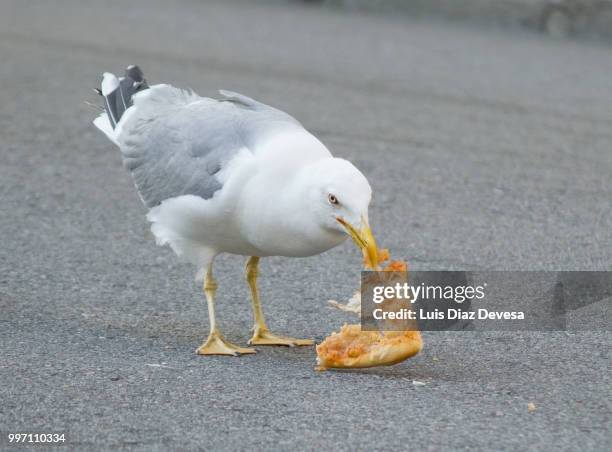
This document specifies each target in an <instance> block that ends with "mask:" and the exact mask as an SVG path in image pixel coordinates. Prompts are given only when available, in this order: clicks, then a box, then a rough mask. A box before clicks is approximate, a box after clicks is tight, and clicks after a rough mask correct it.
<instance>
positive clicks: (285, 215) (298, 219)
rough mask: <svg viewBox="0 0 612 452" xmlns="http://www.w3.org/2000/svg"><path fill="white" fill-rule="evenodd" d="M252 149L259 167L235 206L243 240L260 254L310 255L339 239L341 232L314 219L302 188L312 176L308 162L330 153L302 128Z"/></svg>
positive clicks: (330, 245)
mask: <svg viewBox="0 0 612 452" xmlns="http://www.w3.org/2000/svg"><path fill="white" fill-rule="evenodd" d="M256 153H257V154H258V157H260V158H261V160H260V165H261V166H260V167H259V169H260V171H257V176H255V177H253V178H252V179H251V180H250V181H249V183H248V186H247V187H245V190H244V191H243V194H242V196H241V201H240V208H239V211H240V218H239V223H240V229H241V230H242V231H243V235H244V236H245V238H246V239H247V240H248V242H249V243H250V244H252V245H253V246H254V247H256V248H257V249H259V250H262V253H261V254H262V255H279V256H290V257H306V256H313V255H316V254H320V253H322V252H324V251H327V250H328V249H330V248H333V247H334V246H337V245H339V244H340V243H342V242H343V241H344V240H345V239H346V235H345V234H343V233H341V232H337V231H330V230H327V229H324V228H322V227H321V225H320V224H319V223H318V222H317V218H316V215H315V213H316V212H314V211H313V209H312V199H310V198H309V192H308V190H307V188H305V187H307V186H308V183H309V180H308V179H309V177H312V172H311V171H309V166H310V165H313V164H316V163H317V162H320V161H321V159H331V158H332V156H331V153H330V152H329V151H328V150H327V148H325V146H324V145H323V144H322V143H321V142H320V141H319V140H317V139H316V138H315V137H314V136H313V135H311V134H310V133H308V132H306V131H305V130H302V131H298V132H295V133H293V132H292V133H291V134H284V135H281V136H277V137H275V138H274V139H273V140H271V141H270V142H269V143H267V145H266V146H265V147H263V148H260V149H258V150H257V151H256ZM288 154H290V155H291V158H287V157H288ZM262 157H263V158H262ZM258 160H259V159H258Z"/></svg>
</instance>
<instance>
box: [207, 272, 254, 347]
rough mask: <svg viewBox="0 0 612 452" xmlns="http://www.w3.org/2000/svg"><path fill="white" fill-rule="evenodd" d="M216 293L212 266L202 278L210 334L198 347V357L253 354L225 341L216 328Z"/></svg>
mask: <svg viewBox="0 0 612 452" xmlns="http://www.w3.org/2000/svg"><path fill="white" fill-rule="evenodd" d="M216 291H217V282H216V281H215V279H214V278H213V275H212V264H210V266H209V267H208V271H207V272H206V277H205V278H204V294H205V295H206V302H207V303H208V318H209V321H210V334H209V335H208V339H206V342H205V343H203V344H202V345H200V348H198V349H197V350H196V353H198V354H199V355H232V356H238V355H241V354H244V353H255V351H256V350H255V349H254V348H244V347H239V346H237V345H234V344H232V343H231V342H228V341H226V340H225V339H224V338H223V335H221V332H220V331H219V329H218V328H217V320H216V318H215V292H216Z"/></svg>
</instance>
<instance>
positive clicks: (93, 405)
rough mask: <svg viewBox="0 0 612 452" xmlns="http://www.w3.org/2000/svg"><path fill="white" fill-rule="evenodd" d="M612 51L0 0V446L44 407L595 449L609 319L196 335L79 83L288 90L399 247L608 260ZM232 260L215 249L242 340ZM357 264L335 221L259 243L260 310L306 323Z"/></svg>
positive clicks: (395, 437)
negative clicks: (345, 341) (215, 342)
mask: <svg viewBox="0 0 612 452" xmlns="http://www.w3.org/2000/svg"><path fill="white" fill-rule="evenodd" d="M611 55H612V54H611V51H610V48H609V47H606V46H604V45H597V44H594V43H575V42H566V41H556V40H551V39H546V38H543V37H541V36H538V35H535V34H534V35H531V34H519V33H513V32H496V31H494V30H488V29H470V28H465V27H460V26H454V25H452V24H446V23H442V22H440V23H434V22H416V21H413V20H410V19H409V18H400V17H395V18H393V17H378V16H375V15H373V16H368V15H359V14H352V13H351V14H347V13H342V12H340V11H334V10H330V9H322V8H319V7H316V6H314V7H304V6H302V5H300V4H298V3H297V2H295V3H291V2H269V3H255V2H221V1H218V2H204V1H195V0H183V1H176V2H171V3H170V2H162V1H161V0H155V1H150V2H145V1H142V0H132V1H130V2H119V1H109V2H85V1H76V0H74V1H68V0H67V1H63V2H48V1H42V0H38V1H30V2H22V1H20V0H6V1H4V2H2V3H0V81H1V88H0V159H1V160H0V213H1V215H0V237H1V245H0V337H1V344H2V347H1V350H0V382H1V384H0V401H1V403H0V431H2V432H3V438H2V441H0V448H1V449H11V450H12V449H14V450H23V449H25V447H23V446H14V447H11V446H10V445H9V444H8V443H7V441H6V433H8V432H16V431H24V432H49V431H64V432H66V438H67V442H66V444H65V445H64V448H66V449H71V450H142V451H154V450H198V449H200V450H246V449H255V450H261V449H265V450H293V449H298V450H321V449H323V450H327V449H334V450H355V449H359V450H367V449H379V450H385V449H386V450H391V449H400V450H406V449H417V450H419V449H424V450H441V449H451V448H452V449H486V450H517V449H521V450H524V449H533V450H577V449H580V450H605V449H606V448H607V447H609V444H610V442H611V439H612V438H611V433H610V431H611V427H612V421H611V411H612V410H611V408H612V402H611V400H610V389H611V385H610V339H611V333H610V332H605V331H601V330H600V331H595V330H593V331H583V332H573V331H570V332H555V333H533V332H532V333H526V332H525V333H499V332H498V333H495V332H487V333H482V332H480V333H476V332H462V333H458V332H454V333H453V332H429V333H424V341H425V348H424V350H423V352H422V353H421V354H420V355H418V356H417V357H415V358H414V359H411V360H409V361H407V362H404V363H402V364H400V365H397V366H394V367H390V368H376V369H372V370H368V371H355V372H323V373H317V372H315V371H314V370H313V368H314V365H315V353H314V350H313V349H312V348H293V349H290V348H263V347H262V348H260V350H259V352H258V353H257V354H256V355H252V356H243V357H240V358H224V357H201V356H196V355H195V354H194V350H195V349H196V347H197V346H199V345H200V343H201V342H202V340H203V339H204V338H205V336H206V334H207V318H206V309H205V305H204V303H203V297H202V294H201V292H200V290H199V288H198V286H197V285H196V284H195V283H194V280H193V275H194V271H195V270H194V269H193V268H192V267H191V266H189V265H187V264H182V263H179V262H177V260H176V258H175V257H174V256H173V255H172V253H171V252H170V251H169V250H168V249H165V248H158V247H156V246H155V243H154V240H153V239H152V237H151V234H150V232H149V231H148V225H147V222H146V220H145V218H144V216H145V213H146V212H145V209H144V208H143V207H142V205H141V204H140V202H139V200H138V197H137V195H136V194H135V192H134V189H133V186H132V182H131V180H130V177H129V175H128V174H127V173H126V171H125V170H124V169H123V168H122V165H121V161H120V157H119V154H118V152H117V150H116V149H115V148H114V147H113V145H111V144H110V143H109V142H108V141H107V140H106V138H105V137H104V136H102V134H100V133H99V132H98V131H97V130H95V129H94V127H93V126H92V125H91V120H92V119H93V118H94V116H95V111H94V110H93V109H91V108H90V107H88V106H87V105H85V104H84V101H85V100H89V101H96V98H95V96H94V95H93V93H92V91H91V88H93V87H94V86H96V85H97V83H98V82H99V77H100V74H101V72H103V71H106V70H112V71H115V72H117V71H121V70H122V68H123V67H125V66H126V65H127V64H131V63H137V64H139V65H141V67H142V68H143V69H144V71H145V73H146V75H147V77H148V79H149V81H150V82H153V83H155V82H162V81H163V82H171V83H173V84H175V85H177V86H183V87H191V88H193V89H195V90H196V91H197V92H199V93H201V94H206V95H214V94H215V92H216V89H218V88H225V89H230V90H233V91H238V92H242V93H245V94H247V95H249V96H252V97H255V98H257V99H259V100H262V101H264V102H267V103H269V104H271V105H274V106H277V107H279V108H282V109H284V110H286V111H288V112H290V113H291V114H293V115H294V116H295V117H297V118H298V119H299V120H300V121H301V122H302V123H303V124H304V125H305V126H306V127H307V128H308V129H309V130H311V131H312V132H313V133H315V134H316V135H317V136H318V137H319V138H320V139H321V140H322V141H323V142H324V143H326V144H327V145H328V147H329V148H330V149H331V150H332V152H334V153H335V154H336V155H338V156H342V157H346V158H348V159H350V160H352V161H353V162H354V163H355V164H356V165H357V166H358V167H359V168H360V169H362V171H363V172H364V173H365V174H366V175H367V177H368V178H369V180H370V182H371V184H372V186H373V189H374V199H373V204H372V207H371V213H370V216H371V222H372V224H373V227H374V229H375V232H376V233H377V236H378V238H379V242H381V243H382V244H383V245H384V246H387V247H389V248H391V250H392V253H393V254H394V256H396V257H402V258H405V259H407V260H408V262H409V263H410V265H411V268H414V269H470V268H476V269H514V270H562V269H565V270H610V269H611V266H612V250H611V244H612V210H611V204H610V200H611V199H612V178H611V175H612V152H611V151H610V141H611V138H612V129H611V123H612V122H611V121H612V102H611V101H612V78H611V77H610V74H611V73H612V56H611ZM243 264H244V259H243V258H240V257H236V256H222V257H221V258H220V259H218V260H217V265H216V276H217V279H218V281H219V291H218V315H219V319H220V324H221V327H222V330H223V332H224V333H225V335H226V337H228V338H229V339H231V340H233V341H235V342H240V343H244V342H245V341H246V340H247V339H248V337H249V328H250V326H251V313H250V307H249V302H248V292H247V287H246V284H245V282H244V279H243V274H242V272H243ZM359 266H360V263H359V255H358V251H357V250H356V249H355V248H354V247H353V246H352V245H351V244H350V243H348V242H347V243H346V244H344V245H343V246H341V247H339V248H337V249H334V250H331V251H329V252H327V253H325V254H324V255H321V256H318V257H313V258H309V259H284V258H270V259H265V260H264V261H263V265H262V272H261V273H262V276H261V280H260V284H261V291H262V298H263V304H264V309H265V311H266V313H267V317H268V319H269V323H270V324H271V326H272V327H273V328H274V329H275V330H276V331H278V332H282V333H290V334H292V335H296V336H298V337H300V336H301V337H315V338H316V339H317V340H321V339H322V338H323V337H324V336H326V335H327V334H328V333H329V332H331V331H332V330H335V329H338V328H339V326H340V325H341V324H342V323H343V322H344V321H347V320H352V319H351V318H350V317H347V316H345V315H343V314H341V313H337V312H335V311H331V310H330V309H329V308H328V307H327V305H326V302H325V301H326V300H327V299H329V298H336V299H343V298H344V299H345V298H347V297H348V296H349V295H350V294H351V293H352V291H353V290H354V289H355V288H356V286H357V284H358V269H359ZM415 380H416V381H418V382H422V383H424V385H415V384H414V383H413V382H414V381H415ZM529 403H533V404H534V405H535V407H536V409H535V411H529V410H528V404H529ZM606 445H607V446H606Z"/></svg>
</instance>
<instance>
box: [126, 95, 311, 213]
mask: <svg viewBox="0 0 612 452" xmlns="http://www.w3.org/2000/svg"><path fill="white" fill-rule="evenodd" d="M148 91H151V92H150V93H149V92H148ZM221 94H222V95H223V98H222V99H221V100H214V99H209V98H203V97H199V96H196V95H194V94H192V93H189V92H186V91H183V90H179V89H176V88H173V87H171V86H169V85H157V86H154V87H151V89H150V90H147V91H143V92H142V93H139V94H138V95H137V96H135V99H134V106H133V107H131V108H133V109H134V111H133V112H131V113H129V114H126V119H125V124H120V127H121V132H120V135H119V142H120V147H121V151H122V153H123V156H124V163H125V166H126V167H127V168H128V169H129V170H130V171H131V173H132V176H133V178H134V182H135V184H136V187H137V189H138V192H139V193H140V196H141V198H142V200H143V202H144V203H145V205H146V206H147V207H154V206H156V205H158V204H160V203H161V202H162V201H164V200H165V199H168V198H173V197H176V196H181V195H196V196H200V197H202V198H204V199H209V198H211V197H212V196H213V195H214V193H215V192H217V191H218V190H220V189H221V188H222V184H221V182H220V181H219V180H218V178H217V177H216V175H217V173H218V172H219V171H221V169H223V167H224V166H225V165H227V163H228V162H229V161H230V160H232V158H233V157H235V156H236V154H237V153H238V152H239V151H240V150H242V149H245V148H247V149H249V150H253V149H254V148H255V146H256V145H257V142H258V141H260V140H262V139H264V138H265V137H266V136H269V135H270V134H274V133H278V132H279V131H281V130H285V129H287V128H296V127H299V128H302V126H301V125H300V124H299V123H298V122H297V121H296V120H295V119H294V118H292V117H291V116H289V115H287V114H286V113H284V112H282V111H280V110H277V109H274V108H272V107H269V106H267V105H265V104H262V103H260V102H257V101H255V100H253V99H250V98H248V97H246V96H242V95H240V94H237V93H232V92H228V91H221Z"/></svg>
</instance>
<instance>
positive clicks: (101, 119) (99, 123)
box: [93, 112, 119, 146]
mask: <svg viewBox="0 0 612 452" xmlns="http://www.w3.org/2000/svg"><path fill="white" fill-rule="evenodd" d="M93 124H94V126H96V127H97V128H98V129H100V130H101V131H102V132H104V135H106V136H107V137H108V139H109V140H111V141H112V142H113V143H115V144H116V145H117V146H119V142H118V141H117V137H116V136H115V131H114V130H113V126H112V125H111V123H110V121H109V120H108V115H107V114H106V112H104V113H102V114H100V116H98V117H97V118H96V119H94V120H93Z"/></svg>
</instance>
